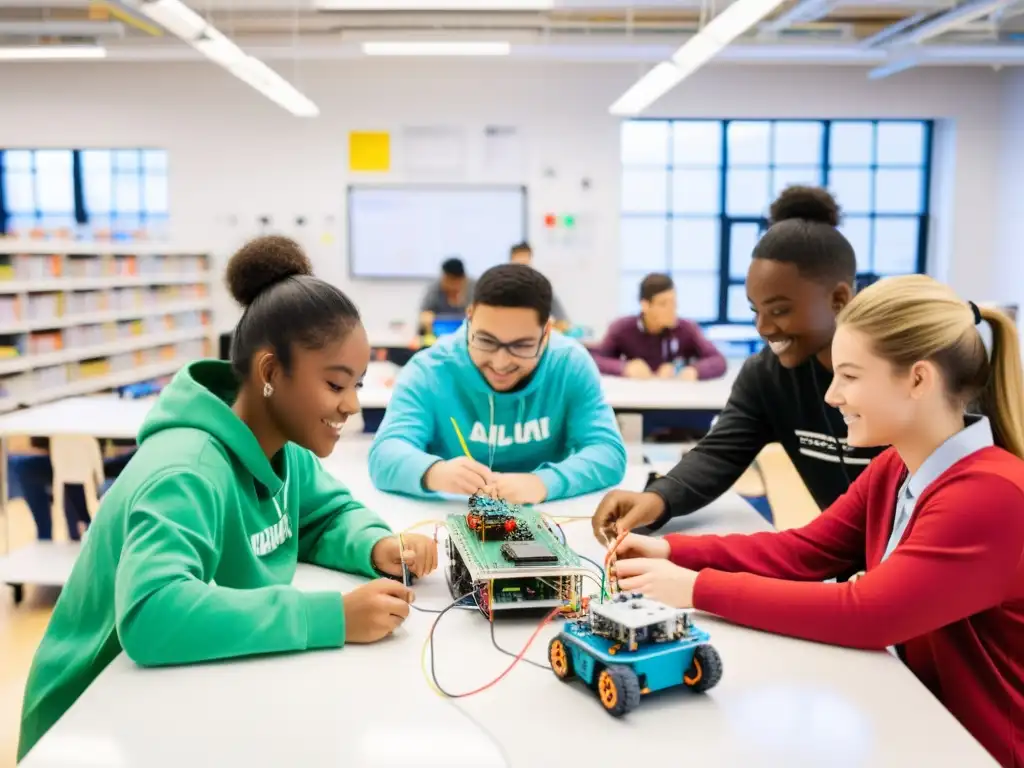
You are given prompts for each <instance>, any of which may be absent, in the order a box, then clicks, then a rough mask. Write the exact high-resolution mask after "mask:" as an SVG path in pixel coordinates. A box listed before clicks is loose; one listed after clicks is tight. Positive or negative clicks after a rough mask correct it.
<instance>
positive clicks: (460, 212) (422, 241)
mask: <svg viewBox="0 0 1024 768" xmlns="http://www.w3.org/2000/svg"><path fill="white" fill-rule="evenodd" d="M347 230H348V271H349V275H350V276H351V277H353V278H393V279H401V278H405V279H409V278H413V279H419V278H426V279H433V278H436V277H438V276H439V275H440V274H441V262H443V261H444V260H445V259H450V258H453V257H455V258H459V259H462V263H463V264H465V266H466V273H467V274H468V275H469V276H470V277H473V278H477V277H479V276H480V275H481V274H482V273H483V272H484V271H485V270H487V269H488V268H489V267H493V266H494V265H495V264H500V263H502V262H505V261H507V260H508V254H509V249H510V248H511V247H512V246H513V245H515V244H516V243H520V242H522V241H523V240H525V239H526V188H525V187H522V186H464V185H458V186H454V185H401V186H366V185H358V186H350V187H349V188H348V225H347Z"/></svg>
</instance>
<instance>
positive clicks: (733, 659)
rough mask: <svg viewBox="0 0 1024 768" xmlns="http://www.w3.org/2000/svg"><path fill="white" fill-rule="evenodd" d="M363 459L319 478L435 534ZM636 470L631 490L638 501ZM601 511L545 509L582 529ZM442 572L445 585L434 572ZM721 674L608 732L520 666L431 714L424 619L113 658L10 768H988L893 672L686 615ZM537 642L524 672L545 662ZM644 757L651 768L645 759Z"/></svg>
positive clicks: (492, 668) (451, 686)
mask: <svg viewBox="0 0 1024 768" xmlns="http://www.w3.org/2000/svg"><path fill="white" fill-rule="evenodd" d="M361 450H362V451H365V446H363V447H360V446H359V445H357V444H355V443H350V444H346V445H344V446H339V452H338V453H336V455H335V456H333V457H332V458H331V459H330V460H329V461H328V462H327V465H328V466H329V467H330V468H331V469H332V471H335V472H338V473H339V474H340V475H341V476H342V478H343V479H344V480H345V481H346V482H347V483H349V485H350V487H352V488H353V490H355V491H356V492H357V495H358V496H359V497H360V498H362V499H363V500H364V501H366V502H367V503H369V504H371V505H372V506H373V507H374V508H376V509H377V510H378V511H379V512H380V513H381V514H382V515H384V516H385V517H386V518H387V519H388V520H389V521H390V522H391V524H392V525H393V526H395V527H396V528H397V527H400V526H403V525H408V524H410V523H412V522H414V521H416V520H419V519H421V518H424V517H437V516H440V515H442V514H443V512H444V511H445V509H446V508H447V509H459V508H463V507H462V505H460V504H457V503H435V504H429V503H426V502H417V501H413V500H411V499H404V498H398V497H392V496H387V495H384V494H380V493H378V492H376V491H373V490H372V488H371V487H370V486H369V478H368V476H367V474H366V469H365V462H364V463H362V464H358V463H355V461H354V459H355V457H356V456H357V455H358V454H359V452H360V451H361ZM642 481H643V472H642V469H641V468H635V469H634V470H633V471H632V472H631V476H630V478H629V480H628V484H629V485H630V486H632V487H639V484H640V483H642ZM596 501H597V497H596V496H595V497H589V498H581V499H576V500H571V501H566V502H560V503H558V504H551V505H545V508H546V511H548V512H550V513H552V514H555V515H566V516H581V517H589V515H590V513H591V511H592V510H593V508H594V505H595V503H596ZM684 525H685V527H686V528H687V529H689V530H692V531H710V530H735V529H741V530H747V531H749V530H757V529H760V528H763V527H764V526H765V523H764V521H763V520H762V519H761V518H760V517H759V516H758V515H757V514H756V513H755V512H754V511H753V510H752V509H751V508H750V507H749V506H747V505H746V504H745V503H744V502H742V501H741V500H740V499H739V498H738V497H737V496H735V495H732V494H730V495H729V496H727V497H724V498H723V499H721V500H719V501H717V502H715V503H714V504H712V505H711V506H710V507H708V508H707V509H705V510H702V511H701V512H698V513H696V514H694V515H692V516H690V517H688V518H684ZM565 531H566V533H567V534H568V537H569V541H570V543H571V544H572V545H573V546H574V547H575V548H576V549H577V550H578V551H580V552H581V553H582V554H586V555H588V556H600V555H601V550H600V547H599V546H598V544H597V542H596V541H595V540H594V539H593V536H592V535H591V533H590V526H589V524H588V523H587V522H585V521H581V522H579V523H575V524H569V525H566V526H565ZM441 568H443V563H442V566H441ZM441 568H439V569H438V571H437V572H435V573H434V574H432V575H431V576H429V577H427V578H426V579H424V580H423V581H422V582H421V583H420V584H419V585H418V586H417V587H416V593H417V603H418V604H419V605H420V606H422V607H434V608H440V607H442V606H444V605H446V604H447V603H448V602H449V599H450V598H449V595H448V590H447V587H446V585H445V581H444V575H443V571H442V570H441ZM359 581H360V579H358V578H356V577H351V576H347V575H343V574H338V573H332V572H328V571H324V570H321V569H316V568H310V567H306V566H302V567H300V569H299V572H298V574H297V575H296V579H295V584H296V586H298V587H300V588H301V589H324V588H326V589H339V590H342V591H344V590H347V589H349V588H351V587H352V586H354V585H355V584H357V583H358V582H359ZM696 618H697V624H698V626H701V627H704V628H706V629H708V630H709V631H710V633H711V641H712V643H713V645H714V646H715V647H716V648H717V649H718V651H719V653H720V654H721V656H722V659H723V664H724V669H725V674H724V677H723V679H722V682H721V683H720V684H719V685H718V686H717V687H716V688H714V689H713V690H712V691H710V692H709V693H707V694H705V695H695V694H690V693H689V692H687V691H684V690H677V691H669V692H666V693H663V694H657V695H652V696H651V697H648V698H645V699H644V700H643V701H642V702H641V704H640V706H639V707H638V708H637V709H636V710H635V711H633V712H632V713H630V714H629V715H627V716H626V717H625V718H623V719H621V720H616V719H613V718H611V717H610V716H609V715H607V714H605V713H604V712H603V710H602V709H601V705H600V704H599V703H598V701H597V699H596V697H595V696H594V694H593V692H591V691H589V690H587V689H585V688H584V687H583V686H582V685H581V684H580V683H578V682H574V683H569V684H566V683H562V682H560V681H559V680H557V679H556V678H555V676H554V675H553V674H552V673H551V672H549V671H546V670H542V669H537V668H534V667H531V666H528V665H525V664H520V665H518V666H517V667H516V668H515V669H514V670H512V672H511V673H510V674H509V675H508V676H507V677H506V678H504V679H503V680H502V681H501V682H499V683H497V684H496V685H494V686H493V687H491V688H490V689H488V690H486V691H484V692H483V693H480V694H479V695H475V696H471V697H468V698H463V699H457V700H451V699H442V698H439V697H438V696H436V695H435V694H434V693H432V692H431V690H430V689H429V688H428V686H427V684H426V682H425V681H424V679H423V677H422V676H421V673H420V664H419V659H420V649H421V647H422V644H423V641H424V638H425V637H426V633H427V632H428V630H429V628H430V625H431V623H432V621H433V620H434V616H433V615H430V614H426V613H421V612H418V611H413V612H412V614H411V616H410V617H409V619H408V620H407V621H406V623H405V624H404V625H403V627H402V628H401V629H400V630H399V631H398V632H396V634H395V635H394V636H393V637H391V638H390V639H388V640H386V641H383V642H380V643H376V644H373V645H364V646H355V645H354V646H350V647H347V648H344V649H341V650H336V651H321V652H314V653H300V654H291V655H279V656H272V657H263V658H256V659H250V660H241V661H235V662H231V663H219V664H207V665H197V666H193V667H181V668H165V669H149V670H144V669H140V668H138V667H136V666H135V665H134V664H132V662H130V661H129V660H128V659H127V658H126V657H125V656H124V655H123V654H122V655H121V656H119V657H117V658H116V659H115V660H114V661H113V662H112V663H111V664H110V666H109V667H108V668H107V669H106V670H105V671H104V672H103V673H102V674H101V675H100V677H99V678H98V679H97V680H96V682H94V683H93V685H92V686H91V687H90V688H89V689H88V690H87V691H86V692H85V694H84V695H83V696H82V697H81V698H80V699H79V700H78V701H77V702H76V703H75V704H74V706H72V707H71V709H70V710H69V711H68V713H67V714H66V715H65V716H64V718H62V719H61V721H60V722H59V723H57V725H56V726H55V727H54V728H53V729H52V730H51V731H50V732H49V733H48V734H47V735H46V736H45V737H44V738H43V739H42V740H41V741H40V742H39V744H38V745H37V746H36V748H35V749H34V750H33V751H32V752H31V753H30V754H29V755H28V757H27V759H26V760H25V761H24V762H22V763H21V766H22V768H58V766H59V767H60V768H68V767H69V766H81V767H83V768H84V766H90V768H92V767H94V766H95V767H99V766H104V767H106V768H122V767H123V768H128V767H131V768H134V767H135V766H146V768H172V767H173V768H179V766H182V765H195V766H226V765H239V766H246V768H262V767H264V766H266V767H267V768H271V767H273V768H278V767H279V766H302V767H303V768H320V767H323V768H327V766H331V767H332V768H333V767H334V766H345V767H346V768H371V767H372V768H383V767H384V766H388V767H389V768H390V767H395V768H397V767H398V766H403V767H404V766H437V767H438V768H441V767H442V766H443V767H444V768H453V767H456V766H465V767H466V768H470V767H471V768H491V767H492V766H523V768H534V767H541V766H553V765H559V764H561V763H563V762H564V761H565V760H566V759H571V762H572V763H573V764H574V765H593V766H611V765H620V766H630V765H638V764H639V761H641V760H642V761H643V762H644V763H649V762H651V761H652V759H654V760H657V761H658V762H662V763H669V764H675V763H678V762H679V761H680V759H682V760H683V762H685V763H686V764H696V765H700V766H702V768H736V766H748V765H749V766H758V767H759V768H762V767H767V768H774V767H775V766H778V767H779V768H782V767H783V766H785V768H792V766H808V767H809V768H810V767H811V766H814V767H817V766H826V765H827V766H829V767H830V768H854V767H857V768H861V767H864V768H867V766H870V767H871V768H887V767H888V766H892V767H893V768H896V767H897V766H898V767H899V768H904V767H905V766H907V765H926V764H927V765H930V766H957V768H965V767H968V766H988V765H994V763H993V762H992V761H991V759H989V758H988V756H987V754H986V753H985V752H984V751H983V750H982V748H981V747H980V746H979V745H978V744H977V743H976V742H975V741H974V740H973V739H972V738H971V737H970V736H969V735H968V734H967V733H966V731H964V730H963V728H961V727H960V726H959V724H958V723H957V722H956V721H955V720H954V719H953V717H952V716H951V715H949V713H948V712H947V711H946V710H945V709H944V708H943V707H942V706H941V705H940V704H939V703H938V702H937V701H936V700H935V698H934V697H933V696H932V695H931V694H930V693H928V692H927V691H926V690H925V689H924V687H923V686H921V685H920V684H919V683H918V682H917V680H915V679H914V677H913V676H912V675H911V674H910V673H909V671H907V670H906V669H905V668H904V667H903V666H902V664H900V662H899V661H898V660H897V659H896V658H894V657H893V656H890V655H889V654H887V653H884V652H873V653H869V652H860V651H852V650H848V649H841V648H834V647H828V646H824V645H818V644H814V643H807V642H801V641H796V640H792V639H787V638H783V637H779V636H774V635H769V634H762V633H758V632H753V631H750V630H746V629H742V628H740V627H735V626H731V625H729V624H727V623H725V622H722V621H719V620H716V619H713V618H710V617H707V616H704V615H698V616H697V617H696ZM535 626H536V620H535V619H524V618H517V617H511V616H510V617H504V616H503V617H502V618H501V619H499V621H498V622H497V625H496V628H495V633H496V636H497V638H498V642H499V643H501V644H502V646H503V647H505V648H506V649H509V650H513V651H514V652H515V651H518V650H519V649H520V648H521V647H522V644H523V643H524V642H525V640H526V638H527V637H528V636H529V635H530V634H531V633H532V631H533V629H534V628H535ZM488 630H489V627H488V625H487V623H486V621H485V620H484V619H483V617H482V616H480V615H479V614H478V613H476V612H475V611H459V610H456V611H451V612H450V613H449V614H446V615H445V617H444V619H443V620H442V623H441V624H440V625H439V627H438V629H437V631H436V633H435V637H436V654H437V667H438V671H437V674H438V677H439V679H440V681H441V684H442V686H444V687H445V688H447V689H448V690H450V691H453V692H462V691H467V690H470V689H473V688H476V687H478V686H480V685H481V684H483V683H485V682H487V681H489V680H491V679H493V678H494V677H496V676H497V675H498V674H499V673H501V671H502V670H504V669H505V668H506V667H507V666H508V663H509V661H510V659H509V658H508V657H506V656H502V655H501V654H499V653H498V652H497V651H496V650H495V649H494V648H493V647H492V646H491V643H490V639H489V634H488ZM556 631H557V628H556V627H555V626H549V627H547V628H545V630H544V631H542V633H541V635H540V637H539V638H538V639H537V641H536V642H535V643H534V645H533V646H532V648H531V649H530V651H529V653H528V658H531V659H534V660H537V661H540V662H543V661H544V659H545V657H546V649H547V642H548V639H549V638H550V637H551V636H552V635H553V634H554V632H556ZM644 750H650V753H651V759H643V758H641V756H640V755H641V752H643V751H644Z"/></svg>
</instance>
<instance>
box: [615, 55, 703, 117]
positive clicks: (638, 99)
mask: <svg viewBox="0 0 1024 768" xmlns="http://www.w3.org/2000/svg"><path fill="white" fill-rule="evenodd" d="M684 77H686V74H685V73H684V72H683V70H681V69H680V68H679V67H677V66H676V65H675V64H673V63H672V62H671V61H663V62H661V64H659V65H658V66H656V67H655V68H654V69H652V70H651V71H650V72H648V73H647V74H646V75H644V76H643V77H641V78H640V79H639V80H637V81H636V83H634V84H633V87H632V88H630V89H629V90H628V91H626V92H625V93H624V94H622V96H620V97H619V100H618V101H616V102H615V103H614V104H612V106H611V108H610V109H609V110H608V111H609V112H611V113H612V114H613V115H638V114H640V112H642V111H643V110H645V109H647V107H649V106H650V105H651V104H652V103H654V102H655V101H657V100H658V99H659V98H661V97H662V96H663V95H664V94H666V93H668V92H669V91H670V90H672V89H673V88H675V86H676V84H677V83H679V81H680V80H682V79H683V78H684Z"/></svg>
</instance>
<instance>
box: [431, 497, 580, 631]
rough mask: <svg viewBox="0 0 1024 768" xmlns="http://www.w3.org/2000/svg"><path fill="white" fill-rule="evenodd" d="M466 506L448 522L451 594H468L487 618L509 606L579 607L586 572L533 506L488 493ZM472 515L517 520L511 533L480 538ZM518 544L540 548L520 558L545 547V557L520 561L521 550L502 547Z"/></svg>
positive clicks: (486, 530)
mask: <svg viewBox="0 0 1024 768" xmlns="http://www.w3.org/2000/svg"><path fill="white" fill-rule="evenodd" d="M469 507H470V509H469V512H468V513H467V514H453V515H449V517H448V518H447V520H446V524H447V530H448V540H447V541H448V543H447V547H448V587H449V590H450V591H451V593H452V597H453V598H458V597H462V596H464V595H468V594H472V596H473V598H472V599H473V601H474V602H475V603H476V605H477V607H478V608H479V609H480V611H481V612H482V613H484V615H486V616H491V614H492V612H496V611H499V610H503V609H511V608H547V609H549V610H550V609H551V608H556V607H559V606H565V608H566V612H572V611H573V610H576V611H578V610H579V605H580V604H581V600H582V597H583V577H584V574H588V573H590V571H589V570H588V569H587V568H586V567H584V565H583V563H582V562H581V560H580V558H579V557H578V556H577V555H576V553H575V552H573V551H572V550H571V549H569V547H567V546H565V545H564V544H563V543H562V542H561V541H559V540H558V539H557V538H556V537H555V535H554V534H553V533H552V532H551V530H550V529H549V528H548V526H547V525H546V524H545V523H544V521H543V520H542V518H541V515H540V513H539V512H538V511H537V510H535V509H533V508H530V507H526V508H522V507H519V506H517V505H513V504H507V503H506V502H504V501H502V500H500V499H491V498H489V497H486V496H474V497H472V498H471V499H470V502H469ZM475 515H508V517H509V518H511V519H512V520H513V521H514V523H515V530H514V533H510V534H508V535H507V536H506V537H502V538H491V536H490V535H489V533H488V530H489V529H485V530H484V535H483V536H481V535H480V529H479V528H474V527H473V522H472V521H473V519H474V517H475ZM506 533H508V532H506ZM519 543H528V544H536V545H537V546H539V547H540V549H532V550H522V556H523V557H531V556H532V557H533V558H538V557H541V552H542V551H543V552H544V555H543V559H533V560H532V561H529V560H524V561H523V562H518V561H517V559H516V558H517V557H519V556H520V550H519V549H518V548H513V549H511V550H506V549H505V546H506V545H511V544H519ZM509 552H511V553H513V554H514V557H510V556H509ZM531 553H532V554H531Z"/></svg>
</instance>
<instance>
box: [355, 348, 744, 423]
mask: <svg viewBox="0 0 1024 768" xmlns="http://www.w3.org/2000/svg"><path fill="white" fill-rule="evenodd" d="M742 364H743V361H742V360H730V361H729V367H728V369H727V370H726V373H725V375H724V376H722V377H721V378H719V379H712V380H710V381H663V380H660V379H650V380H639V379H626V378H622V377H620V376H602V377H601V388H602V390H603V391H604V396H605V399H606V400H607V401H608V404H609V405H610V406H611V407H612V408H613V409H615V410H617V411H630V410H642V411H720V410H721V409H722V408H724V407H725V404H726V402H727V401H728V400H729V393H730V392H731V391H732V385H733V382H734V381H735V380H736V375H737V374H738V373H739V370H740V367H741V366H742ZM398 371H399V368H398V366H396V365H394V364H393V363H380V362H375V363H371V364H370V367H369V369H368V370H367V373H366V378H365V380H364V383H363V388H362V390H360V392H359V402H360V404H361V405H362V407H363V408H375V409H378V408H386V407H387V405H388V403H389V402H390V401H391V392H392V388H393V386H394V379H395V377H396V376H397V375H398Z"/></svg>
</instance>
